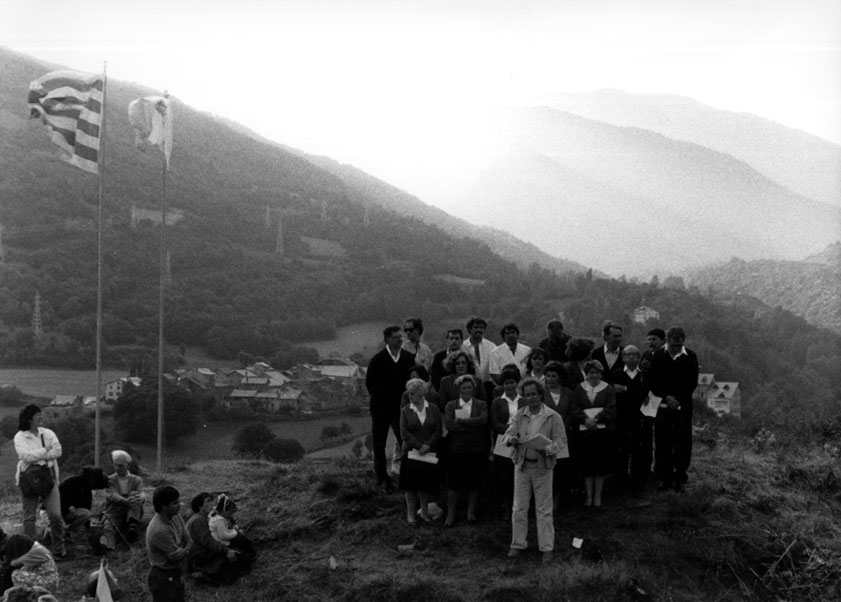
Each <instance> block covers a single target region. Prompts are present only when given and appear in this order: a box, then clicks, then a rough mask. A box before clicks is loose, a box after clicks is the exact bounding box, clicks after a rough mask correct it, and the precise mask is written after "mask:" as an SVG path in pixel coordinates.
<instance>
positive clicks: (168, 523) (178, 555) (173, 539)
mask: <svg viewBox="0 0 841 602" xmlns="http://www.w3.org/2000/svg"><path fill="white" fill-rule="evenodd" d="M180 496H181V494H180V493H178V490H177V489H176V488H175V487H172V486H171V485H160V486H159V487H158V488H157V489H155V492H154V493H153V494H152V506H153V507H154V508H155V516H153V517H152V520H151V521H149V526H148V527H147V528H146V553H147V555H148V557H149V564H150V565H152V568H151V569H150V571H149V579H148V583H149V591H150V592H152V602H183V601H184V583H183V582H182V581H181V565H183V564H184V559H185V558H186V557H187V549H188V547H189V544H190V538H189V536H188V535H187V527H186V526H185V525H184V520H183V519H182V518H181V516H180V514H179V513H180V512H181V500H180V499H179V498H180Z"/></svg>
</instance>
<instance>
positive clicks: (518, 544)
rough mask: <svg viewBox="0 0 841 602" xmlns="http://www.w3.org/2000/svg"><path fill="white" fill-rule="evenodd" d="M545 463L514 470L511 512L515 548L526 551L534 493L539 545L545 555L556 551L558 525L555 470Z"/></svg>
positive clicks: (528, 463)
mask: <svg viewBox="0 0 841 602" xmlns="http://www.w3.org/2000/svg"><path fill="white" fill-rule="evenodd" d="M540 464H542V462H523V464H522V468H520V467H517V466H515V467H514V505H513V507H512V509H511V548H512V549H514V550H525V549H526V547H527V535H528V530H529V507H530V506H531V494H532V492H534V510H535V516H536V517H537V545H538V548H539V549H540V551H541V552H551V551H552V550H554V549H555V525H554V523H553V520H552V470H551V469H549V470H547V469H545V468H543V467H542V466H540Z"/></svg>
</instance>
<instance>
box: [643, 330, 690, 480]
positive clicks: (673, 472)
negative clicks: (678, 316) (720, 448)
mask: <svg viewBox="0 0 841 602" xmlns="http://www.w3.org/2000/svg"><path fill="white" fill-rule="evenodd" d="M685 341H686V332H684V330H683V328H680V327H677V326H673V327H672V328H669V330H668V331H667V332H666V345H665V346H664V347H661V348H660V349H658V350H657V351H655V352H654V353H653V354H652V356H651V367H650V369H649V372H648V379H647V380H648V383H649V385H650V386H651V392H652V393H653V394H654V395H656V396H657V397H661V398H662V399H663V401H662V403H661V404H660V407H659V408H658V410H657V417H656V418H655V420H654V473H655V475H656V476H657V481H658V485H657V487H658V489H660V490H661V491H663V490H666V489H670V488H674V489H675V490H676V491H682V490H683V488H684V486H685V485H686V482H687V480H688V478H689V477H688V475H687V474H686V473H687V471H688V469H689V463H690V461H691V459H692V392H693V391H694V390H695V387H697V386H698V372H699V368H698V356H697V355H695V353H694V352H693V351H692V350H691V349H687V347H686V346H685V345H684V342H685Z"/></svg>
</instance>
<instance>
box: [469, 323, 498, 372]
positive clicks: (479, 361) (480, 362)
mask: <svg viewBox="0 0 841 602" xmlns="http://www.w3.org/2000/svg"><path fill="white" fill-rule="evenodd" d="M487 327H488V322H487V320H485V319H484V318H480V317H479V316H471V317H470V319H469V320H468V321H467V325H466V328H467V340H466V341H465V342H464V344H462V346H461V347H462V349H464V350H465V351H466V352H467V353H468V354H469V355H470V359H472V360H473V365H474V366H475V368H476V376H478V377H479V378H480V379H482V381H483V382H485V383H486V384H487V382H488V381H489V380H490V378H491V373H490V366H491V353H493V350H494V349H495V348H496V345H495V344H494V343H493V342H491V341H489V340H488V339H486V338H485V330H486V329H487Z"/></svg>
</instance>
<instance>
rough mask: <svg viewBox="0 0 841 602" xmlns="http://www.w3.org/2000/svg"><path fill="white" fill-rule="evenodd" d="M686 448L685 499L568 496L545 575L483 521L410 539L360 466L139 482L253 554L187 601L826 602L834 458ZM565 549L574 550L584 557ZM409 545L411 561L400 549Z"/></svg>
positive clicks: (89, 560) (121, 571)
mask: <svg viewBox="0 0 841 602" xmlns="http://www.w3.org/2000/svg"><path fill="white" fill-rule="evenodd" d="M696 451H697V453H696V455H695V457H694V458H693V468H692V470H691V471H690V478H691V482H690V486H689V488H688V490H687V491H686V492H685V493H684V494H676V493H671V492H669V493H655V492H650V493H646V494H645V495H644V496H643V497H642V498H639V499H634V498H630V497H622V496H620V495H619V494H617V493H616V492H615V491H613V490H610V489H608V490H607V491H606V498H605V499H606V506H605V507H604V508H603V509H601V510H597V511H585V509H584V508H583V507H581V506H580V505H579V503H580V502H579V500H576V501H575V503H570V504H568V505H565V506H564V507H563V508H562V510H561V511H560V512H559V513H558V515H557V517H556V552H557V554H556V560H555V562H554V563H553V564H552V565H551V566H549V567H545V568H544V567H542V566H541V565H540V562H539V561H540V557H539V555H538V553H537V552H536V550H535V549H534V548H531V549H530V550H529V551H527V553H526V554H525V555H524V556H523V557H522V558H521V559H518V560H516V561H511V560H509V559H508V558H507V557H506V552H507V549H508V543H509V538H510V525H509V524H508V523H505V522H496V521H493V520H490V519H489V518H488V517H489V513H488V512H487V511H485V512H483V514H482V516H483V517H484V520H482V521H480V522H479V523H478V525H476V526H468V525H467V524H465V523H463V522H462V523H460V524H459V525H457V526H456V527H455V528H453V529H448V530H444V529H443V528H442V526H441V525H440V524H436V525H434V526H432V527H429V528H426V527H424V528H421V529H412V528H410V527H409V526H407V525H406V523H405V510H404V505H403V499H402V496H399V495H397V494H394V495H385V494H378V493H376V492H375V491H374V490H373V489H372V487H371V485H372V482H373V475H372V471H371V465H370V461H358V460H355V459H350V458H347V459H340V460H333V461H328V462H308V461H305V462H303V463H301V464H299V465H295V466H279V465H270V464H267V463H264V462H256V461H255V462H235V461H221V460H220V461H211V462H200V463H196V464H193V465H190V466H187V467H184V468H183V469H181V470H179V471H178V472H171V473H169V474H167V475H153V476H150V477H148V478H147V479H146V483H147V485H148V486H149V487H150V488H151V487H152V486H154V485H156V484H159V483H162V482H164V481H166V482H170V483H173V484H174V485H175V486H176V487H178V488H179V489H180V491H181V493H182V499H183V500H185V501H186V500H189V498H190V497H191V496H192V495H194V494H195V493H196V492H197V491H200V490H210V491H219V490H225V491H229V492H231V493H232V494H233V495H234V497H235V498H236V499H237V500H238V501H239V505H240V512H239V518H240V522H241V524H242V525H243V526H244V527H245V529H246V531H247V532H248V533H249V535H250V536H251V537H252V538H253V539H254V540H255V541H256V543H257V546H258V549H259V551H260V558H259V559H258V561H257V564H256V568H255V570H254V572H253V574H252V575H250V576H249V577H247V578H245V579H243V580H242V581H240V582H239V583H237V584H235V585H234V586H232V587H230V588H227V589H221V590H216V589H213V588H210V587H207V586H195V585H192V584H191V586H190V598H189V599H190V600H192V601H193V602H209V601H211V600H249V601H254V602H260V601H272V602H277V601H290V602H291V601H295V602H299V601H313V602H315V601H318V602H322V601H325V600H330V601H334V600H335V601H343V602H356V601H358V602H362V601H376V602H386V601H388V602H392V601H393V602H397V601H400V602H406V601H410V602H415V601H418V602H420V601H421V600H438V601H444V602H456V601H462V600H463V601H466V602H474V601H475V602H479V601H481V602H507V601H513V600H518V601H526V602H543V601H546V602H549V601H552V602H563V601H576V602H577V601H583V600H587V601H590V602H620V601H622V602H625V601H628V602H630V601H642V600H662V601H667V600H669V601H674V602H709V601H711V600H719V601H743V600H744V601H749V600H787V601H792V602H794V601H803V602H807V601H808V602H819V601H820V602H827V601H829V600H837V599H839V596H841V528H839V522H838V515H839V512H841V479H839V475H838V464H837V457H833V456H832V455H831V453H829V452H825V451H823V450H820V449H811V450H805V449H798V450H786V449H773V448H765V449H759V448H757V447H756V446H754V445H752V444H751V442H749V441H744V440H729V439H728V438H727V437H725V436H724V435H722V434H720V433H719V434H718V435H716V434H714V433H712V432H710V431H707V432H706V434H704V435H703V436H702V437H701V438H700V439H697V440H696ZM3 502H4V503H3V504H2V505H0V508H2V511H3V512H4V513H14V512H17V511H18V509H17V507H16V500H15V499H14V498H11V499H10V498H9V497H8V496H7V497H6V498H5V499H4V500H3ZM4 518H6V517H4ZM532 533H533V526H532ZM573 537H578V538H583V539H584V542H585V544H584V547H583V549H582V550H581V551H578V550H575V549H573V548H572V546H571V542H572V538H573ZM531 542H532V545H533V544H534V537H533V535H532V537H531ZM406 545H412V546H414V547H413V550H412V551H409V552H400V551H398V546H406ZM73 553H74V556H73V559H72V560H70V561H67V562H63V563H61V564H60V565H59V568H60V571H61V574H62V581H61V587H60V591H59V592H58V594H59V598H60V599H64V600H71V599H73V600H75V599H78V597H79V595H80V592H81V586H82V582H83V580H84V576H85V575H86V574H87V572H88V571H90V570H93V569H94V568H95V567H96V566H97V565H98V560H97V559H96V558H94V557H91V556H86V555H84V554H83V551H82V548H81V547H74V548H73ZM331 559H334V560H335V563H334V564H332V566H331ZM333 567H335V568H333ZM112 568H113V569H114V570H115V571H116V573H117V575H118V577H119V578H120V580H121V583H122V584H123V586H124V587H125V589H126V590H127V592H128V595H127V596H126V598H125V600H127V602H139V601H141V600H147V599H148V594H147V593H146V591H145V576H146V571H147V563H146V560H145V557H144V554H143V552H142V550H141V549H140V548H139V547H135V548H134V549H132V550H126V549H123V550H121V551H119V552H118V553H117V555H116V557H115V558H114V559H113V560H112Z"/></svg>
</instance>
